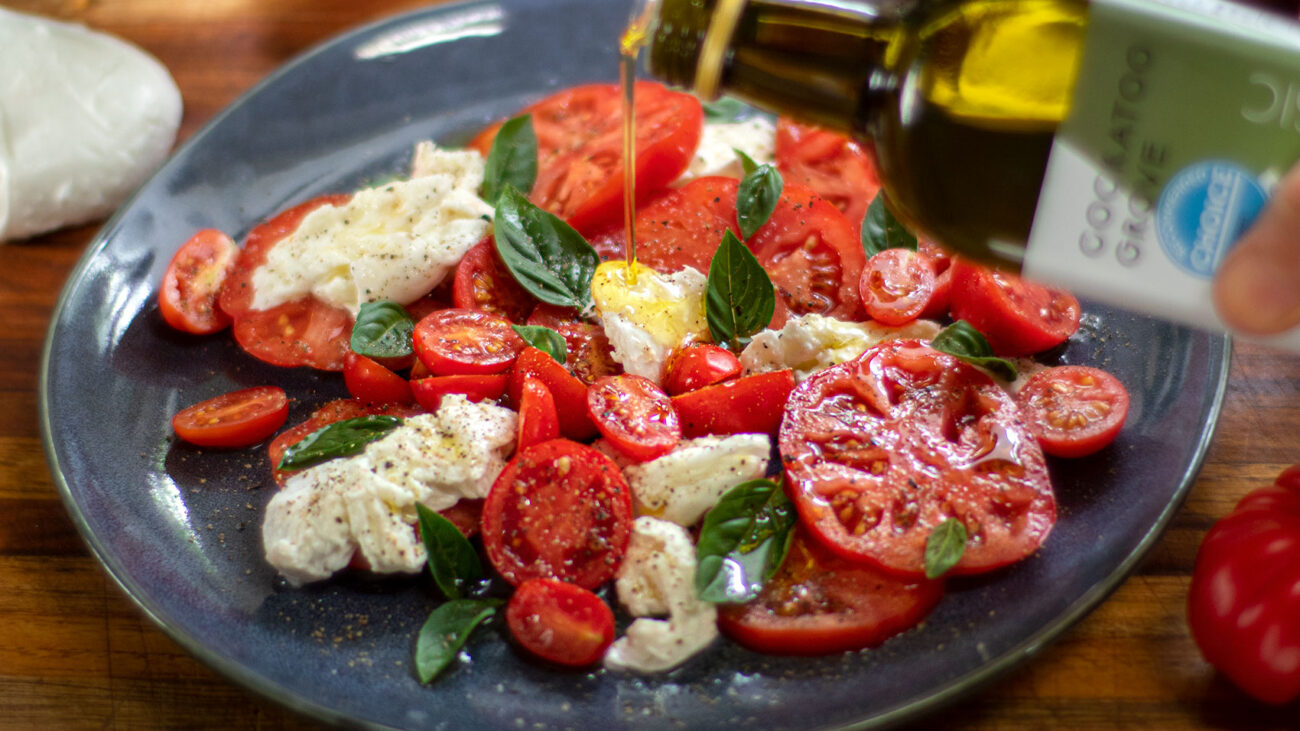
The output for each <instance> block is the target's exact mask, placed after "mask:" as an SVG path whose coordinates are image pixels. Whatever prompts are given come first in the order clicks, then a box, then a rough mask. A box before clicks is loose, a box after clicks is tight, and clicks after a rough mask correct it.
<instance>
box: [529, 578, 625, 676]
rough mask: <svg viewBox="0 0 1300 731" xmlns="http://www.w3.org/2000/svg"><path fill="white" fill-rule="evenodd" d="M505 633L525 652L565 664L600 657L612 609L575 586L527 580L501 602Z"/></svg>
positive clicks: (609, 638) (608, 638)
mask: <svg viewBox="0 0 1300 731" xmlns="http://www.w3.org/2000/svg"><path fill="white" fill-rule="evenodd" d="M506 625H507V626H508V627H510V634H511V635H513V636H514V638H515V641H516V642H518V643H519V645H520V646H521V647H523V648H524V649H525V650H527V651H528V652H530V653H532V654H533V655H536V656H537V657H540V658H541V659H543V660H547V661H549V662H553V663H556V664H557V665H564V666H567V667H577V668H580V667H585V666H587V665H591V664H593V663H595V662H596V661H598V660H600V658H602V657H603V656H604V655H605V650H606V648H608V647H609V646H610V645H611V644H612V643H613V642H614V612H613V611H611V610H610V608H609V605H607V604H605V602H603V601H601V599H600V597H598V596H596V595H595V594H593V593H591V592H590V591H589V590H587V589H584V588H582V587H580V586H576V585H574V584H570V583H567V582H564V581H556V580H554V579H529V580H527V581H525V582H524V583H522V584H520V585H519V588H517V589H515V593H514V594H513V595H512V596H511V597H510V602H509V603H508V604H506Z"/></svg>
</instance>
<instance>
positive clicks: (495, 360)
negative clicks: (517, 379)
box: [412, 307, 525, 376]
mask: <svg viewBox="0 0 1300 731" xmlns="http://www.w3.org/2000/svg"><path fill="white" fill-rule="evenodd" d="M412 343H413V344H414V346H415V355H416V357H418V358H419V359H420V362H421V363H423V364H424V365H425V367H426V368H428V369H429V371H430V372H431V373H433V374H434V375H437V376H467V375H483V374H488V373H501V372H502V371H505V370H507V369H509V368H510V364H511V363H513V362H514V361H515V358H516V357H517V356H518V355H519V351H521V350H523V349H524V346H525V343H524V340H523V338H521V337H519V334H518V333H516V332H515V331H514V329H513V328H511V327H510V321H509V320H507V319H505V318H504V317H501V316H500V315H492V314H489V313H486V312H479V311H477V310H466V309H462V308H458V307H453V308H450V309H446V310H438V311H437V312H431V313H429V314H428V315H425V316H424V317H422V318H420V321H419V322H417V323H415V333H414V335H413V336H412Z"/></svg>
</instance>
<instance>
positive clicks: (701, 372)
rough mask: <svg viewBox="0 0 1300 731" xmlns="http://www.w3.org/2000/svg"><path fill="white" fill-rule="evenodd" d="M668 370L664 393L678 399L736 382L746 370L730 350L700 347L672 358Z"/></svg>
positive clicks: (687, 348)
mask: <svg viewBox="0 0 1300 731" xmlns="http://www.w3.org/2000/svg"><path fill="white" fill-rule="evenodd" d="M665 370H666V373H665V375H664V390H665V391H667V392H668V393H669V394H671V395H673V396H676V395H678V394H683V393H686V392H687V391H694V390H695V389H697V388H704V387H705V386H712V385H713V384H715V383H722V382H723V381H726V380H728V379H731V378H735V377H736V376H738V375H740V372H741V371H742V370H744V367H743V366H742V365H741V364H740V359H739V358H737V357H736V356H735V354H733V353H732V352H731V351H730V350H727V349H726V348H723V347H720V346H717V345H713V344H712V343H697V344H695V345H691V346H688V347H685V348H682V349H681V350H677V351H674V352H673V354H672V355H670V356H668V363H667V365H666V366H665Z"/></svg>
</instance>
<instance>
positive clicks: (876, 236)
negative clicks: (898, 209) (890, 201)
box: [862, 194, 916, 259]
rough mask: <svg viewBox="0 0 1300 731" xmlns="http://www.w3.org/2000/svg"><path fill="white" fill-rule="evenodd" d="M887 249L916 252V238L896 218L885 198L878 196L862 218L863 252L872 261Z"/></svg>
mask: <svg viewBox="0 0 1300 731" xmlns="http://www.w3.org/2000/svg"><path fill="white" fill-rule="evenodd" d="M885 249H911V250H912V251H916V236H915V235H914V234H913V233H912V232H911V231H908V230H907V228H906V227H905V226H903V224H902V223H900V222H899V220H898V219H897V218H894V214H893V212H892V211H890V210H889V206H887V205H885V196H883V195H879V194H877V195H876V197H875V198H874V199H873V200H872V201H871V205H869V206H867V214H866V215H865V216H863V217H862V250H863V251H865V252H866V253H867V258H868V259H870V258H871V257H873V256H875V255H876V254H879V253H880V252H882V251H884V250H885Z"/></svg>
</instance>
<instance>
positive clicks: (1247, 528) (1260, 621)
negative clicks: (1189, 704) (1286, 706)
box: [1187, 464, 1300, 704]
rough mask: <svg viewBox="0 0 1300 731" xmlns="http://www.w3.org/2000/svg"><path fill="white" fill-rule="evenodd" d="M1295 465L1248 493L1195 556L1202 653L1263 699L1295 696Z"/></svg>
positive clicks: (1298, 555)
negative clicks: (1272, 482)
mask: <svg viewBox="0 0 1300 731" xmlns="http://www.w3.org/2000/svg"><path fill="white" fill-rule="evenodd" d="M1297 617H1300V464H1297V465H1293V466H1291V467H1289V468H1287V469H1286V470H1285V471H1283V473H1282V474H1281V475H1280V476H1279V477H1278V478H1277V481H1276V482H1275V483H1274V484H1273V485H1271V486H1269V487H1261V488H1258V489H1256V490H1254V491H1252V492H1250V493H1248V494H1247V495H1246V496H1245V497H1244V498H1242V499H1241V502H1239V503H1237V506H1236V507H1235V508H1234V509H1233V511H1232V512H1231V513H1229V514H1228V515H1227V516H1225V517H1223V518H1221V519H1219V521H1218V522H1216V523H1215V524H1214V526H1213V527H1211V528H1210V530H1209V532H1208V533H1207V534H1206V536H1205V540H1204V541H1203V542H1202V543H1201V547H1200V550H1199V551H1197V554H1196V567H1195V569H1194V570H1193V572H1192V583H1191V588H1190V590H1189V591H1188V596H1187V619H1188V624H1189V625H1190V626H1191V630H1192V637H1193V638H1194V639H1195V640H1196V644H1197V646H1199V647H1200V649H1201V654H1202V655H1204V656H1205V659H1206V660H1207V661H1209V662H1210V663H1211V664H1212V665H1214V666H1215V667H1216V668H1218V670H1219V671H1220V672H1222V673H1223V674H1224V675H1227V676H1228V677H1229V678H1230V679H1231V680H1232V682H1233V683H1236V684H1237V686H1238V687H1240V688H1241V689H1242V690H1244V691H1246V692H1247V693H1249V694H1250V695H1252V696H1254V697H1255V698H1258V699H1260V700H1262V701H1264V702H1266V703H1273V704H1282V703H1287V702H1289V701H1292V700H1294V699H1295V698H1297V697H1300V663H1297V662H1296V657H1297V655H1300V621H1297Z"/></svg>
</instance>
